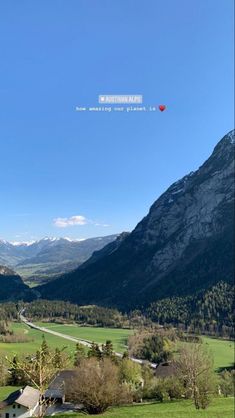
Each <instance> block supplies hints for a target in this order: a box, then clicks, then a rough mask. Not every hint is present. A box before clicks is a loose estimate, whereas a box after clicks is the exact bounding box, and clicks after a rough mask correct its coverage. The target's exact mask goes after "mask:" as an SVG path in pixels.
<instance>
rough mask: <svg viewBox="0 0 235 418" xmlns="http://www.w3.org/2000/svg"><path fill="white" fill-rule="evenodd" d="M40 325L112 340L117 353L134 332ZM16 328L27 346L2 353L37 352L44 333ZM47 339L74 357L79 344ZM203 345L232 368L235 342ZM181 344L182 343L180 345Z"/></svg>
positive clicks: (0, 347)
mask: <svg viewBox="0 0 235 418" xmlns="http://www.w3.org/2000/svg"><path fill="white" fill-rule="evenodd" d="M37 325H39V326H44V327H46V328H49V329H52V330H54V331H57V332H60V333H63V334H66V335H70V336H72V337H77V338H81V339H85V340H89V341H95V342H97V343H100V344H102V343H105V341H106V340H111V341H112V342H113V346H114V349H115V351H118V352H124V351H125V349H126V344H127V339H128V336H129V335H131V334H132V333H133V332H134V331H133V330H128V329H115V328H98V327H83V326H79V325H76V324H71V325H61V324H53V323H51V324H50V323H47V324H46V323H42V322H40V323H37ZM12 328H13V330H14V332H16V333H24V334H25V335H26V336H27V337H28V338H29V339H30V340H29V341H27V342H24V343H1V342H0V353H2V354H4V355H6V354H8V355H9V354H19V355H22V354H27V353H29V354H30V353H34V352H35V351H36V350H37V348H38V346H39V345H40V344H41V341H42V335H43V333H42V332H40V331H37V330H34V329H31V328H29V327H28V326H26V325H25V324H21V323H13V324H12ZM45 337H46V340H47V342H48V344H49V346H50V347H51V348H53V349H54V348H56V347H59V348H62V347H66V350H67V352H68V353H70V354H71V355H72V354H73V352H74V350H75V343H73V342H72V341H68V340H66V339H63V338H61V337H57V336H54V335H51V334H48V333H45ZM202 338H203V343H204V344H205V346H206V347H207V348H208V350H209V352H211V354H212V356H213V358H214V367H215V369H219V368H224V367H231V366H232V364H233V362H234V343H233V342H231V341H226V340H219V339H215V338H209V337H202ZM179 344H181V343H179ZM187 344H189V343H187Z"/></svg>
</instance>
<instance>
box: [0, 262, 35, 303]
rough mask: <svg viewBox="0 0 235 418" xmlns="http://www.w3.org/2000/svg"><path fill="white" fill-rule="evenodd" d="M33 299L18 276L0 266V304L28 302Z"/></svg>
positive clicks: (32, 295) (30, 292)
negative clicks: (17, 301)
mask: <svg viewBox="0 0 235 418" xmlns="http://www.w3.org/2000/svg"><path fill="white" fill-rule="evenodd" d="M34 297H35V295H34V294H33V292H32V291H31V290H30V289H29V288H28V286H26V285H25V284H24V283H23V281H22V279H21V277H20V276H19V275H18V274H16V273H15V272H14V271H13V270H11V269H9V268H8V267H5V266H0V302H6V301H9V300H14V301H16V300H22V299H24V300H26V301H27V300H28V301H30V300H31V299H33V298H34Z"/></svg>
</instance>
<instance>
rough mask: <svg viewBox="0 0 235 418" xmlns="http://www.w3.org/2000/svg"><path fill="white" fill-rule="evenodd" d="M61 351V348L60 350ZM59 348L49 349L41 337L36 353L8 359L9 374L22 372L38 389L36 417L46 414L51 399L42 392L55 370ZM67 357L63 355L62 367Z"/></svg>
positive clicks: (57, 367)
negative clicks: (20, 358)
mask: <svg viewBox="0 0 235 418" xmlns="http://www.w3.org/2000/svg"><path fill="white" fill-rule="evenodd" d="M61 351H63V349H62V350H61ZM58 354H59V350H58V349H57V350H56V351H50V349H49V347H48V345H47V343H46V340H45V338H44V337H43V341H42V344H41V346H40V348H39V350H37V352H36V355H34V356H31V357H28V358H25V359H23V360H18V359H16V358H14V359H13V360H8V362H9V363H10V366H11V374H13V375H14V374H15V373H17V375H18V374H22V375H23V377H24V379H25V380H27V382H28V384H31V385H32V386H34V387H35V388H36V389H38V391H39V408H38V409H37V410H36V414H37V415H36V416H37V418H42V417H44V415H45V414H46V411H47V408H48V406H49V405H51V404H52V403H53V401H50V400H46V399H45V398H44V393H45V391H46V389H47V388H48V384H50V383H51V381H52V379H53V377H54V376H55V374H56V372H57V370H59V364H58ZM66 362H67V357H66V356H65V355H64V357H63V367H64V366H65V365H66Z"/></svg>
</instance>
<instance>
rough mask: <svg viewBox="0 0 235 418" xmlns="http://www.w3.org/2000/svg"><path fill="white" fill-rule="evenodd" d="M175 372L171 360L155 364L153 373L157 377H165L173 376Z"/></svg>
mask: <svg viewBox="0 0 235 418" xmlns="http://www.w3.org/2000/svg"><path fill="white" fill-rule="evenodd" d="M176 374H177V369H176V367H175V364H174V363H173V362H165V363H160V364H158V365H157V367H156V369H155V372H154V375H155V376H156V377H157V378H160V379H165V378H167V377H174V376H175V375H176Z"/></svg>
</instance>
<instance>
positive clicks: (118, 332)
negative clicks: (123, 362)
mask: <svg viewBox="0 0 235 418" xmlns="http://www.w3.org/2000/svg"><path fill="white" fill-rule="evenodd" d="M37 325H39V326H42V327H43V326H44V327H45V328H50V329H53V330H54V331H57V332H61V333H62V334H67V335H71V336H72V337H78V338H82V339H85V340H90V341H95V342H97V343H100V344H102V343H105V342H106V340H111V341H112V343H113V346H114V350H115V351H118V352H120V353H122V352H123V351H125V349H126V344H127V339H128V336H129V335H131V334H133V331H132V330H128V329H119V328H117V329H116V328H98V327H81V326H79V325H73V324H72V325H60V324H50V323H47V324H45V323H43V322H37ZM47 336H49V334H47Z"/></svg>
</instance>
